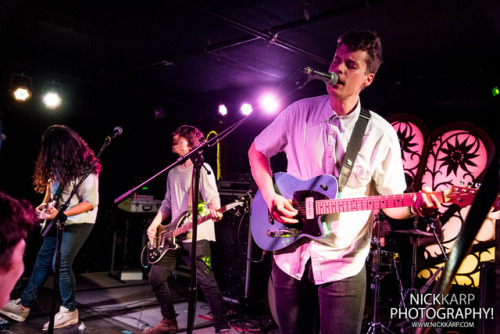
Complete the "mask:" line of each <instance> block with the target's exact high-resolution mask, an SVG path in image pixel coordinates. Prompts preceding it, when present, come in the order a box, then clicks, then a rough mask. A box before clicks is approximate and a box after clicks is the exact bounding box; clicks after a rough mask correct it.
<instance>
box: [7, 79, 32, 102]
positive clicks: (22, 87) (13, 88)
mask: <svg viewBox="0 0 500 334" xmlns="http://www.w3.org/2000/svg"><path fill="white" fill-rule="evenodd" d="M31 86H32V80H31V77H29V76H27V75H24V73H21V74H13V75H12V77H11V79H10V92H11V94H12V96H13V97H14V99H15V100H16V101H19V102H26V101H28V100H29V99H30V98H31V94H32V91H31Z"/></svg>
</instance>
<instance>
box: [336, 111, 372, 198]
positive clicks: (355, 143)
mask: <svg viewBox="0 0 500 334" xmlns="http://www.w3.org/2000/svg"><path fill="white" fill-rule="evenodd" d="M369 120H370V112H369V111H368V110H367V109H366V108H363V107H361V112H360V113H359V117H358V120H357V121H356V124H355V125H354V130H352V135H351V139H350V140H349V144H347V150H346V152H345V155H344V161H343V164H342V168H341V169H340V174H339V184H338V186H339V195H340V192H342V190H343V189H344V187H345V185H346V184H347V180H349V176H350V175H351V172H352V168H353V167H354V161H356V157H357V155H358V152H359V149H360V148H361V142H362V141H363V137H364V134H365V131H366V126H367V125H368V121H369Z"/></svg>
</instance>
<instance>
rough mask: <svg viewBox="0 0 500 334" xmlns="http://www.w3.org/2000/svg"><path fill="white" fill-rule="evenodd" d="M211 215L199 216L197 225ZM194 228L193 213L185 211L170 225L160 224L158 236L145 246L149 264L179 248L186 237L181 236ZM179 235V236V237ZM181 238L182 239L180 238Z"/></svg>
mask: <svg viewBox="0 0 500 334" xmlns="http://www.w3.org/2000/svg"><path fill="white" fill-rule="evenodd" d="M244 204H245V201H235V202H232V203H229V204H227V205H224V206H223V207H221V208H220V209H219V210H217V211H218V212H220V213H224V212H226V211H229V210H232V209H234V208H236V207H238V206H243V205H244ZM210 219H211V218H210V215H209V214H207V215H205V216H198V220H197V225H200V224H202V223H204V222H206V221H208V220H210ZM192 228H193V219H192V214H191V213H184V214H183V215H182V216H181V218H179V219H178V220H177V222H171V223H169V224H168V225H162V224H160V225H159V226H158V229H157V231H156V238H155V240H154V241H153V242H151V241H149V242H148V244H147V245H146V246H144V249H143V253H144V251H146V253H147V254H146V256H147V261H148V262H149V264H153V263H156V262H158V261H160V259H161V258H162V257H163V255H165V253H167V252H168V251H169V250H174V249H177V248H179V241H180V240H182V239H184V238H180V237H179V236H181V235H184V234H185V233H187V232H189V231H190V230H191V229H192ZM178 237H179V238H178ZM178 239H180V240H178Z"/></svg>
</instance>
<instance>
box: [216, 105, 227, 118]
mask: <svg viewBox="0 0 500 334" xmlns="http://www.w3.org/2000/svg"><path fill="white" fill-rule="evenodd" d="M218 114H219V116H223V117H224V116H226V115H227V107H226V106H225V105H223V104H220V105H219V108H218Z"/></svg>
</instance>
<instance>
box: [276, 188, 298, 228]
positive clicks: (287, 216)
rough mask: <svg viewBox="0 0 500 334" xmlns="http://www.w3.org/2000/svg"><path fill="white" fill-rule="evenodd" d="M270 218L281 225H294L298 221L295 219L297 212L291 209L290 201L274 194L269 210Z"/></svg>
mask: <svg viewBox="0 0 500 334" xmlns="http://www.w3.org/2000/svg"><path fill="white" fill-rule="evenodd" d="M269 212H270V213H271V217H272V218H273V219H274V220H277V221H278V222H280V223H282V224H296V223H298V222H299V221H298V220H297V219H295V218H293V217H295V216H296V215H297V214H298V213H299V212H298V211H297V210H296V209H295V208H294V207H293V205H292V200H291V199H286V198H284V197H283V196H281V195H278V194H276V196H274V198H273V199H272V203H271V206H270V208H269Z"/></svg>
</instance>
